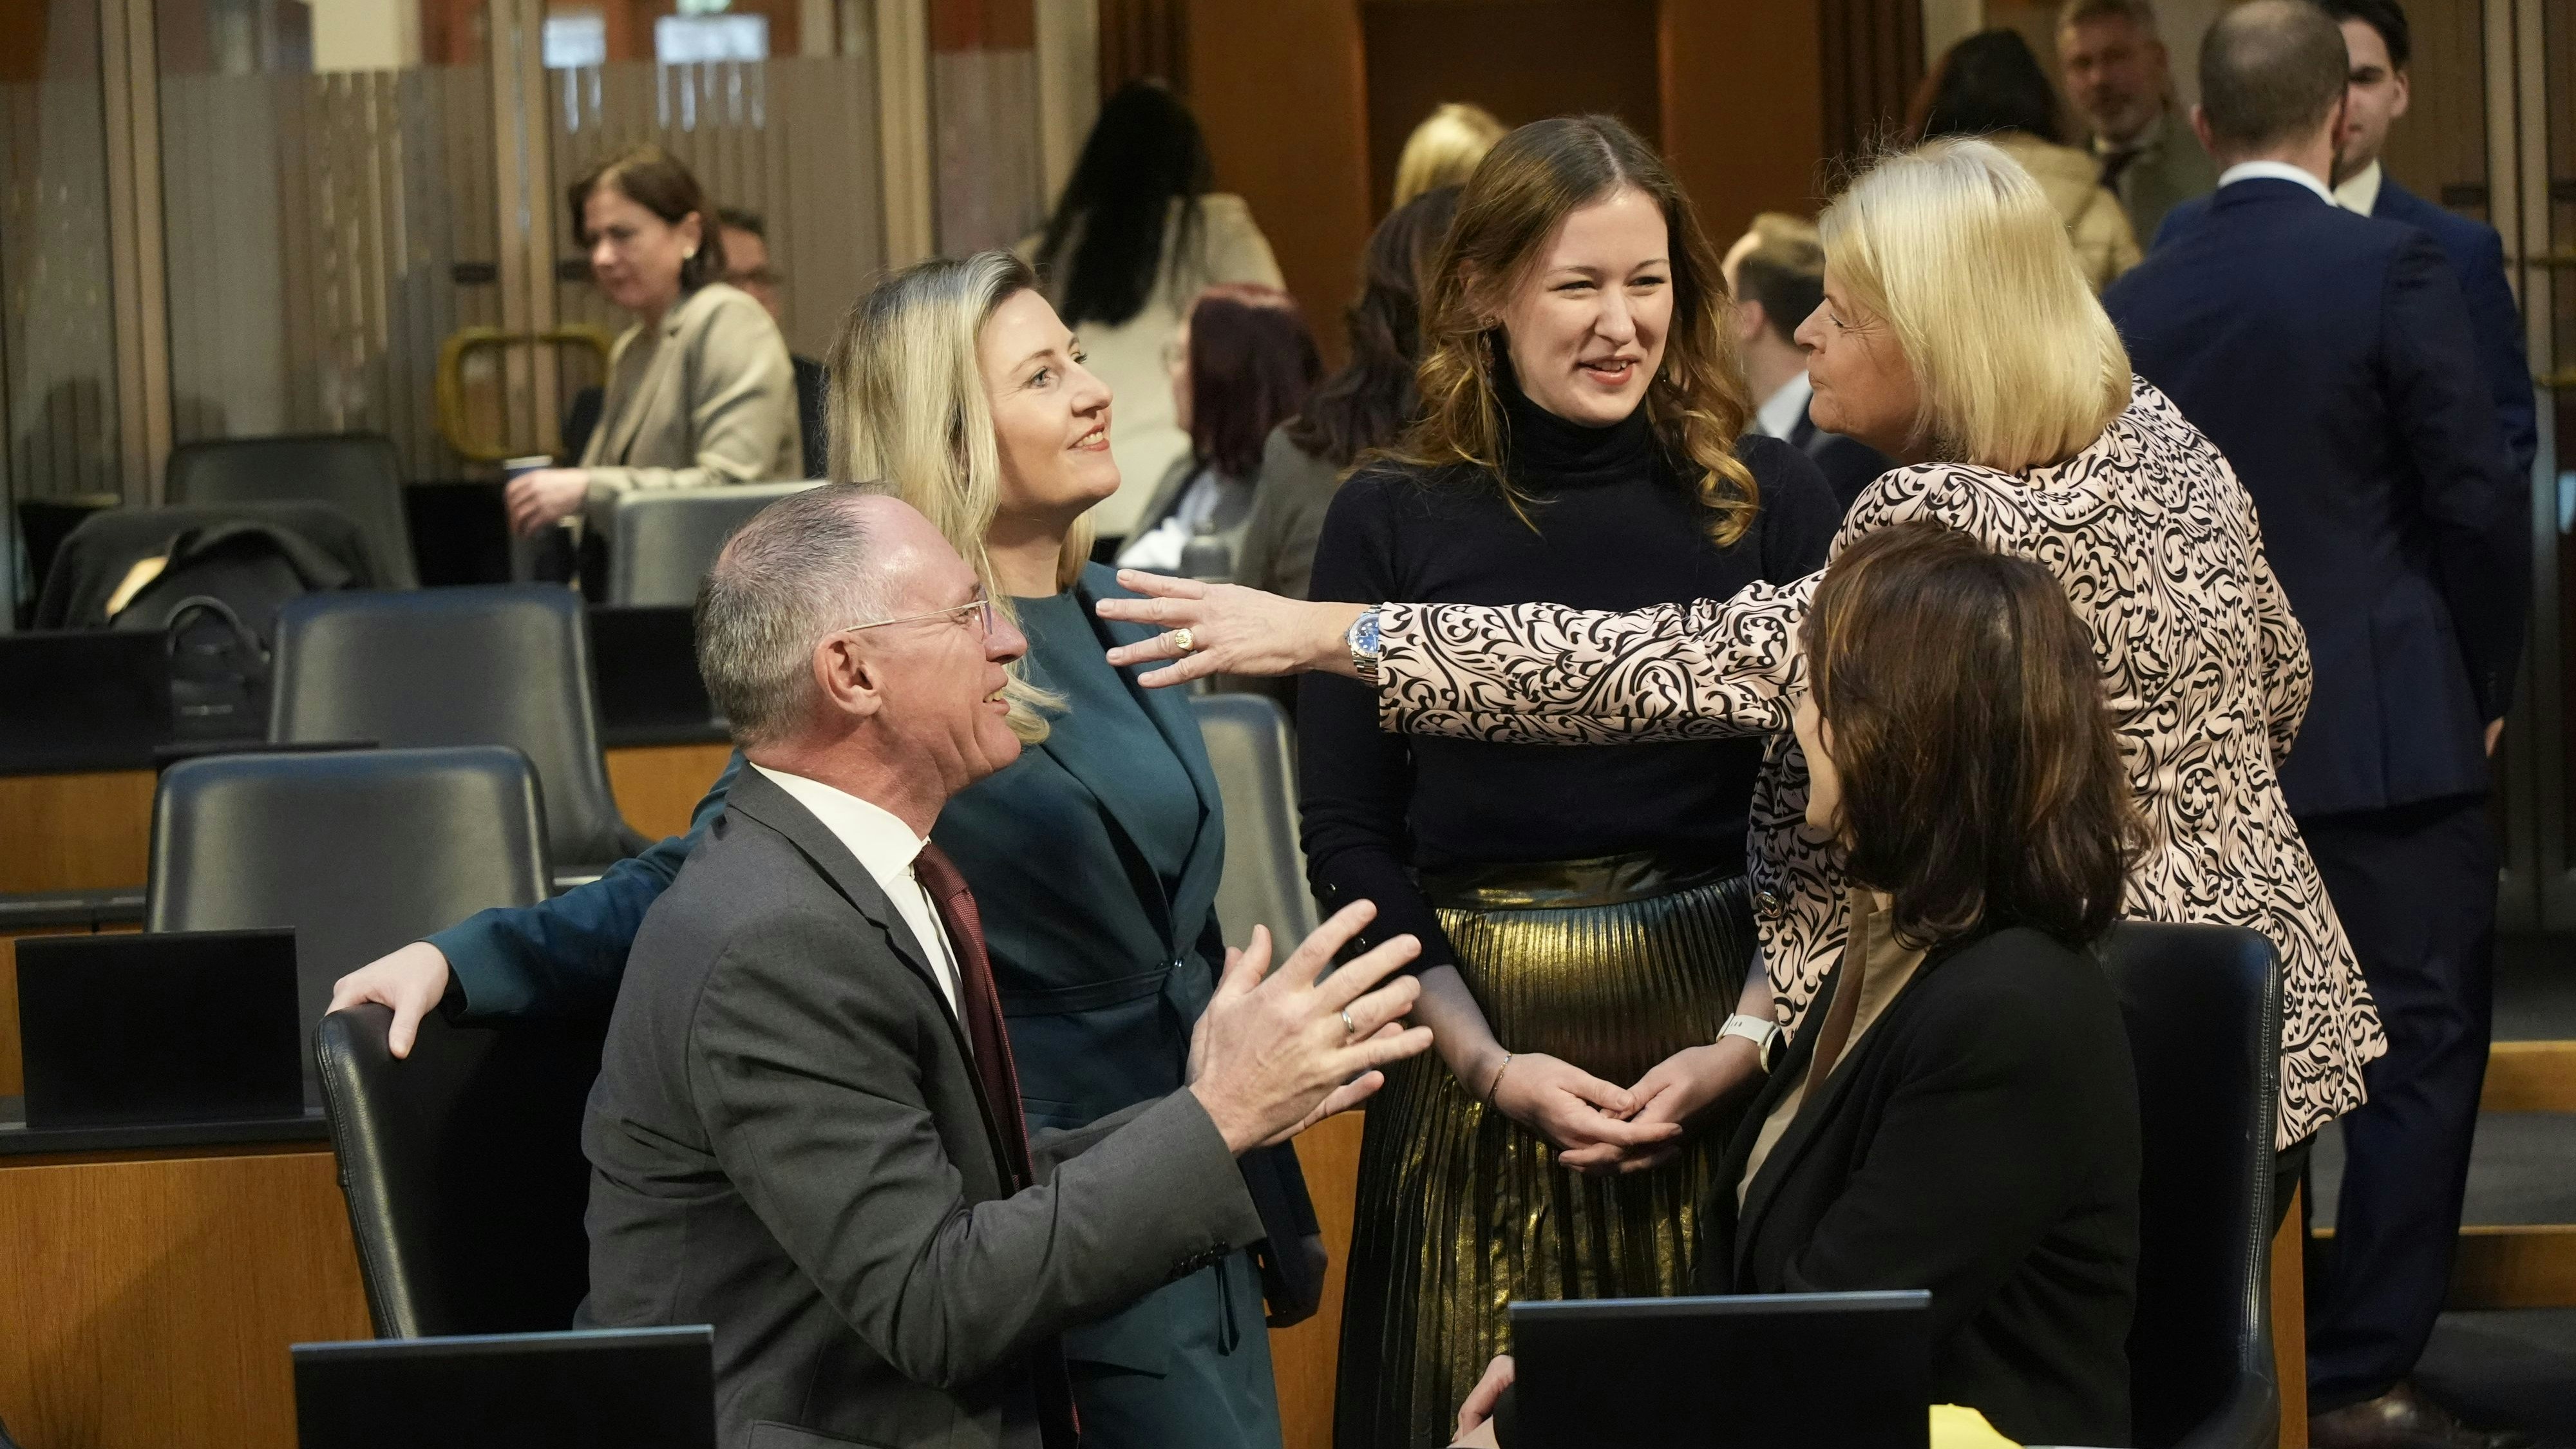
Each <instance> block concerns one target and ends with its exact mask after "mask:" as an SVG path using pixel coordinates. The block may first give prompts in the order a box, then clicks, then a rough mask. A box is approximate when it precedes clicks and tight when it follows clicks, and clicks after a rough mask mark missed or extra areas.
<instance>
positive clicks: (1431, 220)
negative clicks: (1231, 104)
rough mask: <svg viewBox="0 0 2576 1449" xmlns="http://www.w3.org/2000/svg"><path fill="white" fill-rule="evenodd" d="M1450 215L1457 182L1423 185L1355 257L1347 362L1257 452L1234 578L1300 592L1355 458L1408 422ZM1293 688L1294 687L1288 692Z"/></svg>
mask: <svg viewBox="0 0 2576 1449" xmlns="http://www.w3.org/2000/svg"><path fill="white" fill-rule="evenodd" d="M1457 214H1458V188H1457V187H1455V186H1443V187H1439V188H1437V189H1435V190H1431V191H1426V192H1424V193H1423V194H1421V195H1420V196H1417V197H1415V198H1413V199H1412V200H1411V201H1408V202H1406V203H1405V204H1403V205H1402V206H1399V207H1397V208H1396V209H1395V210H1393V211H1391V212H1389V213H1387V218H1386V220H1384V221H1382V222H1379V223H1378V224H1377V230H1376V231H1375V232H1372V233H1371V234H1370V235H1369V243H1368V250H1367V251H1365V252H1363V253H1362V254H1361V257H1360V267H1361V270H1362V272H1363V273H1364V277H1363V280H1362V282H1361V285H1360V294H1359V296H1358V298H1357V299H1356V300H1354V301H1353V302H1352V303H1351V305H1350V308H1349V310H1348V311H1347V312H1345V313H1344V314H1343V315H1344V318H1345V321H1346V323H1347V325H1348V328H1349V332H1348V335H1349V338H1350V361H1348V362H1346V363H1344V364H1343V365H1342V369H1341V371H1339V372H1336V373H1334V374H1333V375H1332V376H1331V377H1328V378H1326V379H1324V381H1323V382H1322V383H1321V384H1320V385H1318V386H1317V387H1316V389H1315V391H1314V394H1313V396H1311V397H1309V398H1307V400H1306V410H1305V411H1304V412H1302V413H1299V414H1298V415H1297V416H1296V417H1294V418H1292V419H1290V420H1289V421H1288V422H1286V423H1284V424H1282V425H1281V426H1280V427H1279V428H1278V430H1277V431H1275V432H1273V433H1272V434H1271V435H1270V438H1269V441H1268V442H1267V443H1265V444H1264V445H1263V447H1262V450H1261V476H1260V481H1259V482H1258V483H1256V484H1255V485H1254V487H1253V490H1252V518H1251V520H1250V521H1249V522H1247V523H1246V524H1245V525H1244V529H1243V547H1242V548H1241V549H1240V550H1239V551H1238V552H1237V554H1236V556H1235V564H1234V581H1235V582H1236V583H1238V584H1248V585H1250V586H1251V587H1253V588H1256V589H1267V590H1269V591H1270V592H1271V593H1274V594H1286V595H1287V596H1288V597H1290V598H1292V599H1302V598H1304V597H1306V584H1307V580H1308V578H1309V577H1310V576H1311V575H1312V573H1313V571H1314V567H1315V543H1316V540H1317V539H1318V538H1319V537H1321V536H1322V534H1323V531H1324V510H1325V509H1327V508H1329V507H1331V506H1332V502H1333V495H1334V494H1336V493H1338V492H1340V491H1341V487H1342V479H1343V478H1344V477H1346V476H1347V475H1348V474H1349V472H1350V470H1351V468H1352V466H1353V465H1354V464H1356V463H1358V462H1359V460H1360V457H1361V455H1363V454H1365V453H1368V452H1370V451H1371V450H1373V449H1377V448H1383V447H1385V446H1387V445H1388V444H1390V443H1392V442H1394V441H1395V440H1396V438H1397V437H1398V436H1399V435H1401V434H1402V433H1403V432H1404V427H1405V424H1407V423H1409V422H1411V421H1412V420H1413V409H1414V403H1415V398H1414V393H1413V369H1414V366H1415V365H1416V364H1417V363H1419V362H1420V361H1421V358H1422V282H1423V278H1424V277H1425V276H1426V275H1427V274H1428V273H1429V272H1430V270H1431V264H1432V262H1433V261H1434V260H1435V259H1436V258H1437V256H1438V254H1439V251H1440V243H1441V240H1442V239H1443V238H1445V237H1447V236H1448V235H1449V222H1450V219H1451V218H1453V217H1455V216H1456V215H1457ZM1292 692H1293V691H1292Z"/></svg>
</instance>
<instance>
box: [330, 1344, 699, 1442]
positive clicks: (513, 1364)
mask: <svg viewBox="0 0 2576 1449" xmlns="http://www.w3.org/2000/svg"><path fill="white" fill-rule="evenodd" d="M292 1352H293V1354H294V1358H295V1439H296V1443H297V1444H298V1445H299V1446H300V1449H466V1446H471V1449H715V1443H716V1389H715V1330H713V1329H711V1328H709V1327H707V1326H706V1325H704V1324H698V1325H695V1326H692V1327H687V1328H621V1329H603V1330H595V1331H589V1332H579V1333H506V1334H492V1335H488V1336H481V1337H474V1338H412V1339H384V1340H378V1341H375V1342H367V1343H299V1344H297V1345H295V1346H294V1349H293V1350H292Z"/></svg>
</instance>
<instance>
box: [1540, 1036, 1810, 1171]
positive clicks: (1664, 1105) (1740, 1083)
mask: <svg viewBox="0 0 2576 1449" xmlns="http://www.w3.org/2000/svg"><path fill="white" fill-rule="evenodd" d="M1758 1071H1759V1064H1758V1062H1757V1061H1756V1060H1755V1058H1754V1053H1753V1050H1752V1047H1751V1045H1750V1044H1749V1043H1746V1042H1744V1041H1741V1040H1738V1039H1735V1038H1728V1039H1727V1040H1725V1041H1721V1042H1718V1043H1715V1044H1714V1045H1710V1046H1702V1047H1691V1048H1688V1049H1686V1050H1683V1051H1678V1052H1675V1053H1673V1054H1672V1055H1671V1056H1669V1057H1666V1058H1665V1059H1664V1060H1662V1061H1660V1062H1657V1063H1656V1064H1655V1065H1654V1066H1653V1068H1651V1069H1650V1070H1648V1071H1647V1073H1646V1074H1645V1075H1644V1076H1642V1077H1639V1078H1638V1079H1637V1083H1636V1085H1635V1086H1632V1087H1627V1088H1621V1087H1619V1086H1617V1085H1615V1084H1613V1083H1610V1082H1605V1081H1603V1080H1602V1079H1601V1078H1599V1077H1596V1076H1594V1075H1592V1074H1591V1073H1590V1072H1587V1071H1584V1070H1583V1069H1582V1068H1580V1067H1578V1066H1575V1065H1574V1064H1573V1063H1571V1062H1567V1061H1564V1060H1561V1059H1559V1058H1556V1057H1552V1056H1547V1055H1545V1054H1543V1053H1539V1052H1522V1053H1520V1054H1518V1055H1515V1056H1514V1057H1512V1058H1511V1060H1510V1062H1509V1063H1508V1064H1507V1065H1506V1066H1505V1067H1504V1068H1503V1071H1502V1076H1501V1080H1500V1081H1498V1082H1496V1083H1495V1084H1494V1092H1493V1104H1494V1107H1495V1110H1497V1111H1499V1112H1501V1113H1502V1114H1503V1115H1505V1116H1507V1117H1509V1118H1511V1119H1512V1120H1513V1121H1515V1122H1518V1123H1520V1124H1521V1125H1522V1126H1524V1127H1527V1128H1529V1129H1530V1130H1531V1131H1533V1132H1537V1133H1539V1134H1540V1135H1541V1136H1544V1137H1545V1138H1547V1139H1548V1141H1549V1142H1551V1143H1553V1144H1554V1145H1555V1147H1556V1149H1557V1157H1556V1160H1557V1162H1558V1163H1560V1164H1561V1165H1563V1166H1565V1167H1567V1168H1570V1169H1572V1170H1574V1171H1576V1172H1581V1173H1585V1174H1589V1175H1598V1176H1606V1175H1610V1174H1614V1173H1628V1172H1644V1171H1647V1170H1649V1169H1651V1168H1656V1167H1661V1166H1663V1165H1664V1164H1665V1163H1667V1162H1670V1161H1672V1160H1673V1158H1674V1157H1676V1156H1678V1155H1679V1154H1680V1152H1681V1150H1682V1146H1683V1139H1684V1138H1685V1137H1686V1136H1687V1135H1688V1134H1689V1132H1690V1130H1691V1128H1692V1127H1693V1126H1695V1125H1696V1124H1697V1123H1698V1121H1699V1119H1700V1117H1701V1116H1702V1115H1703V1114H1704V1113H1706V1112H1707V1111H1708V1109H1709V1108H1710V1107H1712V1106H1714V1105H1715V1104H1717V1103H1718V1102H1720V1101H1722V1100H1724V1099H1725V1098H1727V1097H1729V1096H1732V1095H1733V1094H1734V1093H1735V1092H1736V1091H1737V1090H1739V1089H1741V1088H1743V1087H1745V1086H1747V1085H1749V1084H1750V1083H1751V1082H1752V1081H1753V1080H1754V1079H1755V1077H1756V1076H1757V1075H1758Z"/></svg>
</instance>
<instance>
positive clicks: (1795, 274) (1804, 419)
mask: <svg viewBox="0 0 2576 1449" xmlns="http://www.w3.org/2000/svg"><path fill="white" fill-rule="evenodd" d="M1719 270H1720V271H1722V272H1724V273H1725V274H1726V289H1727V290H1728V291H1729V292H1732V293H1734V294H1735V342H1736V346H1737V347H1738V349H1740V350H1741V351H1742V352H1743V354H1744V380H1745V381H1746V382H1748V383H1750V384H1751V385H1752V388H1753V397H1754V411H1753V430H1754V431H1755V432H1758V433H1766V434H1769V435H1770V436H1772V437H1775V438H1778V439H1780V440H1781V441H1782V442H1785V443H1787V444H1788V445H1789V446H1791V447H1793V448H1796V449H1797V450H1798V451H1799V452H1802V453H1804V454H1806V455H1807V457H1808V458H1809V460H1811V461H1812V462H1814V463H1815V465H1816V471H1817V472H1819V473H1822V474H1824V475H1825V486H1827V487H1829V488H1831V489H1833V490H1834V501H1835V502H1836V503H1839V504H1841V505H1842V506H1843V509H1844V510H1845V511H1846V512H1848V511H1849V510H1850V508H1851V506H1852V504H1853V502H1854V501H1855V500H1857V499H1858V498H1859V497H1860V495H1861V492H1862V491H1863V490H1864V489H1866V488H1868V487H1869V485H1870V484H1872V483H1875V482H1877V481H1878V475H1880V474H1881V473H1886V472H1889V471H1891V470H1893V469H1894V468H1895V467H1896V460H1895V459H1894V458H1891V457H1889V456H1887V455H1886V454H1885V453H1882V452H1880V451H1879V450H1877V449H1876V448H1873V447H1871V446H1870V445H1869V444H1867V443H1864V442H1862V441H1861V440H1860V439H1858V438H1851V437H1845V436H1844V435H1842V434H1841V433H1829V432H1826V431H1825V430H1824V429H1822V428H1820V427H1817V426H1816V418H1815V409H1814V400H1815V396H1816V389H1815V385H1814V384H1813V383H1812V382H1810V381H1808V378H1807V349H1805V348H1804V347H1801V346H1799V345H1798V328H1799V327H1800V326H1801V325H1803V324H1804V323H1805V322H1806V320H1807V319H1808V318H1809V317H1812V316H1814V315H1815V313H1816V309H1817V308H1819V307H1822V306H1823V305H1825V247H1824V242H1823V240H1822V238H1821V237H1820V236H1819V235H1818V233H1817V231H1816V228H1815V224H1814V223H1812V222H1806V221H1800V220H1799V219H1798V218H1796V217H1794V216H1791V215H1789V214H1787V213H1786V212H1779V211H1766V212H1764V213H1762V214H1761V215H1759V216H1757V217H1755V218H1753V226H1752V229H1751V230H1749V231H1747V232H1745V233H1744V235H1742V236H1740V237H1738V238H1736V240H1735V245H1733V246H1731V247H1728V248H1727V249H1726V260H1725V261H1724V262H1722V263H1720V264H1719ZM1239 582H1242V583H1247V584H1252V585H1253V586H1254V587H1256V588H1263V587H1267V585H1263V584H1260V583H1258V582H1256V581H1255V580H1252V579H1242V580H1239Z"/></svg>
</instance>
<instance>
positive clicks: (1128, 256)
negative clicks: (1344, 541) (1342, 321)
mask: <svg viewBox="0 0 2576 1449" xmlns="http://www.w3.org/2000/svg"><path fill="white" fill-rule="evenodd" d="M1212 169H1213V168H1212V167H1211V165H1210V163H1209V161H1208V153H1207V143H1206V141H1205V140H1204V139H1203V138H1202V137H1201V136H1200V134H1199V123H1198V120H1197V118H1196V117H1194V116H1192V115H1191V114H1190V111H1189V107H1188V106H1186V105H1183V104H1182V103H1181V100H1180V98H1179V97H1177V96H1175V95H1173V94H1172V93H1171V92H1170V91H1169V90H1167V89H1165V88H1164V87H1163V86H1162V85H1160V84H1158V83H1156V82H1153V81H1131V82H1129V83H1128V84H1127V85H1125V86H1123V87H1121V88H1120V89H1119V90H1118V92H1117V93H1116V94H1115V95H1112V96H1111V97H1110V98H1109V100H1108V102H1107V104H1105V105H1103V106H1102V107H1101V108H1100V119H1099V120H1098V121H1096V122H1094V123H1093V125H1092V128H1091V136H1090V139H1088V140H1086V141H1085V142H1083V146H1082V156H1081V158H1080V159H1079V160H1077V161H1076V162H1075V163H1074V167H1073V175H1072V176H1071V177H1070V178H1068V179H1067V180H1066V182H1065V184H1064V195H1063V196H1062V197H1061V198H1059V199H1058V200H1057V202H1056V207H1055V215H1054V216H1053V217H1051V218H1050V219H1049V220H1048V222H1047V225H1046V230H1045V231H1044V232H1042V233H1040V234H1039V235H1037V236H1033V237H1030V238H1028V239H1027V240H1025V241H1023V242H1021V243H1020V245H1019V247H1018V251H1019V254H1020V255H1021V257H1022V258H1024V259H1025V260H1027V261H1028V262H1029V263H1030V264H1031V265H1033V266H1035V267H1036V268H1037V269H1038V275H1039V277H1040V279H1041V281H1042V282H1043V283H1044V285H1045V287H1046V294H1047V300H1048V301H1050V302H1052V303H1054V304H1055V308H1056V310H1057V312H1058V313H1060V314H1061V315H1062V316H1063V318H1064V320H1065V322H1066V324H1067V325H1069V326H1070V327H1072V328H1073V330H1074V333H1075V334H1076V335H1077V336H1079V337H1080V338H1081V339H1082V347H1083V353H1084V356H1083V366H1085V367H1087V368H1089V369H1090V370H1091V374H1092V375H1093V376H1094V377H1097V378H1099V379H1100V380H1101V381H1102V382H1104V383H1107V384H1108V385H1109V392H1110V396H1111V397H1113V398H1115V399H1116V400H1117V408H1116V414H1117V415H1116V418H1115V420H1114V421H1113V422H1112V423H1111V424H1110V429H1109V453H1110V456H1111V457H1113V458H1115V459H1117V460H1118V476H1119V477H1120V478H1122V479H1124V480H1125V481H1124V482H1123V483H1122V484H1120V486H1119V489H1118V491H1117V492H1116V493H1113V494H1111V495H1110V496H1109V497H1108V498H1107V499H1106V500H1104V501H1102V502H1101V503H1100V504H1099V505H1098V506H1096V507H1094V508H1093V509H1092V510H1091V526H1092V531H1093V533H1095V534H1096V535H1098V536H1099V537H1102V538H1124V537H1126V536H1127V535H1128V534H1130V533H1133V532H1134V531H1135V529H1136V524H1137V521H1138V516H1139V515H1140V514H1142V513H1143V512H1144V511H1145V505H1146V504H1147V503H1148V502H1149V501H1151V499H1152V495H1153V492H1154V486H1155V484H1156V483H1157V482H1158V481H1159V480H1161V479H1162V477H1163V476H1164V475H1165V474H1167V473H1169V472H1171V470H1172V465H1174V464H1175V463H1178V462H1180V461H1181V460H1182V459H1184V458H1187V457H1188V456H1189V454H1190V435H1189V430H1188V429H1187V428H1185V427H1183V426H1182V424H1181V421H1180V417H1179V415H1178V413H1177V412H1176V411H1175V410H1174V406H1173V402H1172V385H1171V373H1170V360H1169V356H1168V354H1169V353H1170V350H1171V348H1172V346H1173V344H1174V343H1175V342H1176V341H1177V340H1178V339H1179V336H1180V331H1181V319H1182V318H1184V317H1187V316H1188V315H1189V312H1190V308H1191V307H1192V306H1193V305H1194V304H1196V303H1197V301H1198V296H1199V293H1200V292H1202V291H1204V290H1206V289H1207V288H1209V287H1214V286H1222V285H1224V284H1226V283H1230V282H1246V283H1251V284H1253V285H1255V286H1262V287H1277V286H1281V285H1283V282H1282V278H1281V277H1280V274H1279V262H1278V259H1277V258H1275V257H1273V256H1272V255H1271V254H1270V243H1269V242H1268V241H1267V240H1266V239H1264V238H1263V236H1262V235H1261V228H1259V227H1257V226H1255V225H1253V221H1252V209H1251V208H1250V207H1248V206H1246V205H1245V204H1244V202H1243V198H1242V197H1239V196H1229V195H1226V194H1224V193H1222V192H1213V191H1210V190H1209V182H1210V176H1211V172H1212Z"/></svg>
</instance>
